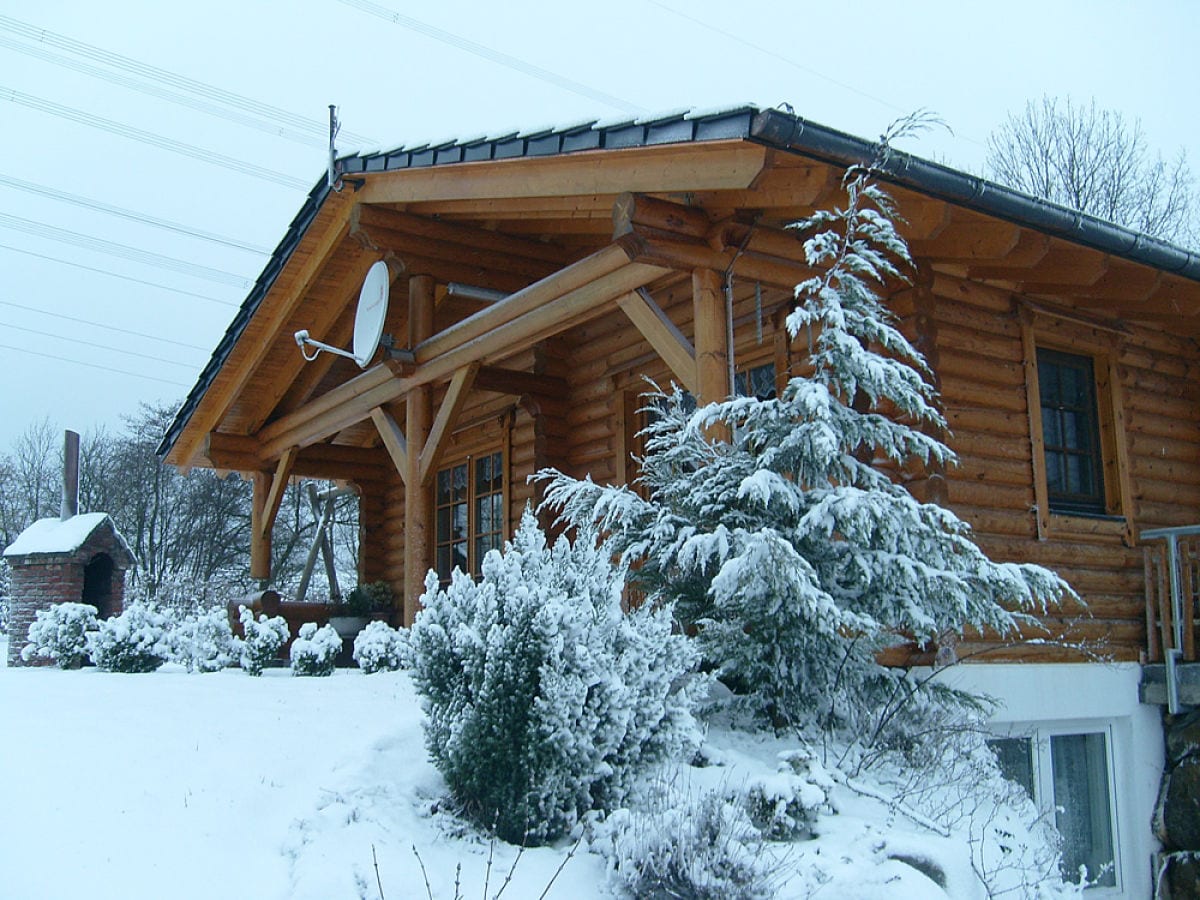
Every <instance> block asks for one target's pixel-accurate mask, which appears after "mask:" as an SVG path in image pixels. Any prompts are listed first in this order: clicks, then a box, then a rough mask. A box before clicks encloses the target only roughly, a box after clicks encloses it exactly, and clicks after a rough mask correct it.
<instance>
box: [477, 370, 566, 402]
mask: <svg viewBox="0 0 1200 900" xmlns="http://www.w3.org/2000/svg"><path fill="white" fill-rule="evenodd" d="M475 387H476V388H477V389H478V390H481V391H490V392H491V393H493V394H506V395H509V396H513V397H519V396H521V395H522V394H529V395H531V396H535V397H555V398H559V397H565V396H567V382H566V380H565V379H562V378H556V377H555V376H553V375H538V374H535V373H533V372H518V371H516V370H514V369H502V368H498V367H497V366H480V367H479V372H478V373H477V374H476V375H475Z"/></svg>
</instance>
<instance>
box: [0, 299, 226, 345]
mask: <svg viewBox="0 0 1200 900" xmlns="http://www.w3.org/2000/svg"><path fill="white" fill-rule="evenodd" d="M0 306H11V307H13V309H22V310H24V311H25V312H31V313H37V314H38V315H41V316H49V317H50V318H52V319H63V320H64V321H67V322H76V323H78V324H80V325H87V326H88V327H89V328H103V329H104V330H105V331H115V332H117V333H118V334H128V335H132V336H133V337H140V338H145V339H146V340H148V341H158V342H160V343H163V344H172V345H174V346H176V347H184V348H186V349H188V350H200V351H206V350H208V348H207V347H202V346H200V345H199V344H187V343H184V342H183V341H173V340H171V339H170V338H165V337H159V336H158V335H153V334H146V333H145V332H142V331H131V330H129V329H128V328H118V327H117V326H116V325H106V324H104V323H103V322H93V321H91V320H89V319H80V318H77V317H76V316H68V315H67V314H66V313H60V312H53V311H52V310H49V309H38V308H37V307H36V306H25V305H23V304H21V303H13V302H12V301H11V300H0Z"/></svg>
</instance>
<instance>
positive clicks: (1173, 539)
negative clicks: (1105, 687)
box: [1140, 525, 1200, 715]
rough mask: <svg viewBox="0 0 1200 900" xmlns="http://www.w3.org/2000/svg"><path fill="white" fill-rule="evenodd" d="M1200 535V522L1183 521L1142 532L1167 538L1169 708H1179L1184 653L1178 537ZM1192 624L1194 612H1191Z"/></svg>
mask: <svg viewBox="0 0 1200 900" xmlns="http://www.w3.org/2000/svg"><path fill="white" fill-rule="evenodd" d="M1196 535H1200V525H1180V526H1177V527H1175V528H1148V529H1146V530H1145V531H1143V532H1141V534H1140V537H1141V539H1142V540H1165V541H1166V542H1167V573H1168V578H1169V579H1170V582H1171V631H1172V634H1171V638H1172V641H1171V643H1172V646H1171V647H1164V648H1163V656H1164V658H1165V662H1166V671H1167V711H1168V712H1169V713H1170V714H1171V715H1175V714H1176V713H1178V712H1179V678H1178V675H1177V674H1176V671H1175V667H1176V666H1177V665H1178V663H1179V660H1180V659H1181V658H1182V657H1183V573H1182V572H1181V571H1180V568H1179V539H1180V538H1181V537H1194V536H1196ZM1188 620H1189V625H1188V627H1191V624H1190V621H1191V616H1190V615H1189V616H1188Z"/></svg>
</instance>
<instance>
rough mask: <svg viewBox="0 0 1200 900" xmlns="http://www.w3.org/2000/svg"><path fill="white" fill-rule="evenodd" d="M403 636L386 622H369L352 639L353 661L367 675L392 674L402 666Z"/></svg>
mask: <svg viewBox="0 0 1200 900" xmlns="http://www.w3.org/2000/svg"><path fill="white" fill-rule="evenodd" d="M404 642H405V636H404V635H403V634H401V633H400V632H399V631H397V630H396V629H395V628H390V627H388V624H387V623H386V622H370V623H368V624H367V627H366V628H364V629H363V630H362V631H360V632H359V633H358V634H357V635H356V636H355V638H354V661H355V662H356V663H358V667H359V668H360V669H362V670H363V671H364V672H366V673H367V674H368V675H370V674H372V673H374V672H383V671H389V672H394V671H395V670H396V669H399V668H400V667H401V666H402V665H403V664H404V660H403V650H404Z"/></svg>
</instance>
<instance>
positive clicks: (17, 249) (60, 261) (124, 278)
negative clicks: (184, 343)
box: [0, 244, 241, 307]
mask: <svg viewBox="0 0 1200 900" xmlns="http://www.w3.org/2000/svg"><path fill="white" fill-rule="evenodd" d="M0 249H3V250H11V251H12V252H13V253H24V254H25V255H26V256H33V257H36V258H37V259H44V260H47V261H49V262H53V263H58V264H60V265H64V266H72V267H74V268H76V269H83V270H84V271H85V272H95V273H96V274H97V275H107V276H108V277H109V278H120V279H121V280H122V281H132V282H133V283H134V284H144V285H146V286H147V287H152V288H157V289H158V290H160V291H170V292H171V293H173V294H183V295H184V296H185V297H195V298H196V299H197V300H206V301H207V302H209V303H216V304H218V305H220V306H233V307H236V306H240V305H241V304H239V303H237V302H235V301H233V300H218V299H217V298H216V297H209V296H207V295H206V294H197V293H196V292H195V291H185V290H184V289H183V288H175V287H169V286H167V285H165V284H159V283H158V282H157V281H145V280H143V279H141V278H134V277H132V276H130V275H121V274H120V273H118V272H113V271H110V270H108V269H98V268H96V267H95V266H85V265H84V264H83V263H78V262H75V261H74V260H70V259H63V258H62V257H61V256H49V255H47V254H45V253H35V252H34V251H32V250H25V249H23V248H21V247H13V246H12V245H10V244H0Z"/></svg>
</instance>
